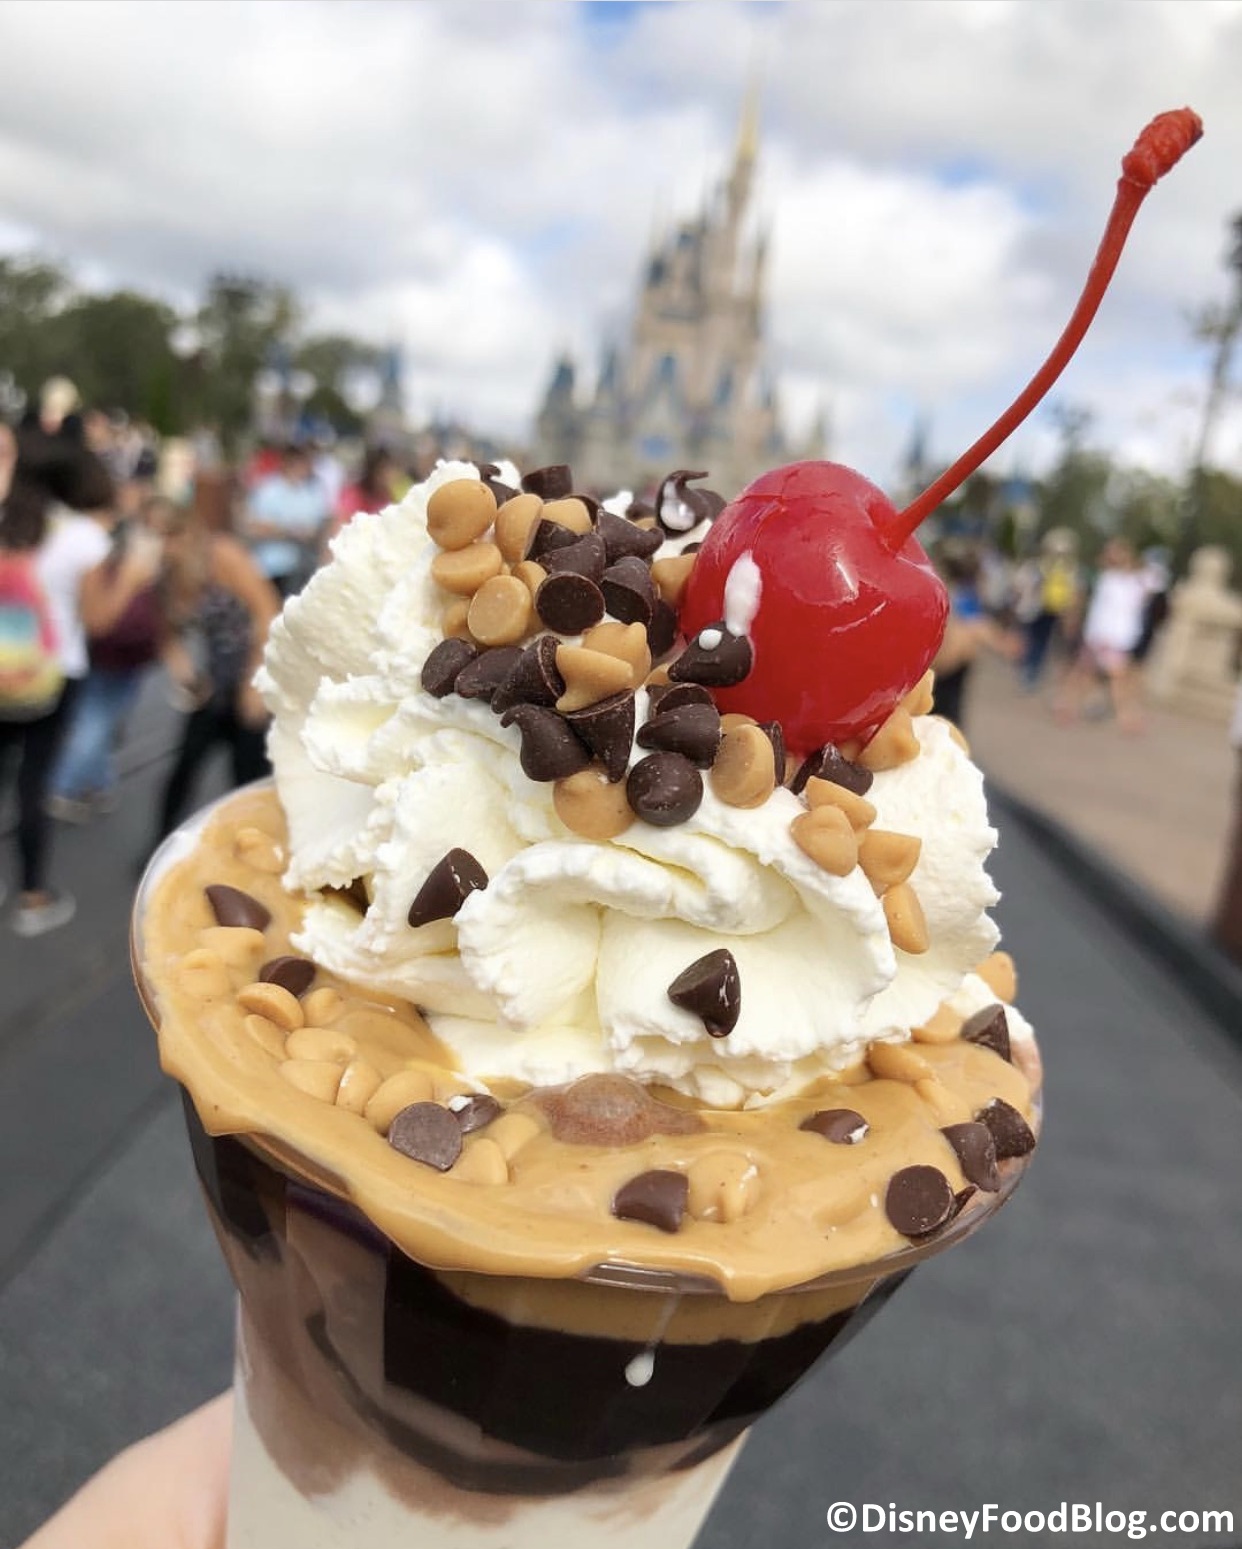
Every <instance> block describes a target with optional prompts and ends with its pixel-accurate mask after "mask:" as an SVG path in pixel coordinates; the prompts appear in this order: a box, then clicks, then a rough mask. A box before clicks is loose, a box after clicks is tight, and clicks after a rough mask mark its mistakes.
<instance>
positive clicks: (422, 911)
mask: <svg viewBox="0 0 1242 1549" xmlns="http://www.w3.org/2000/svg"><path fill="white" fill-rule="evenodd" d="M486 886H487V872H486V871H484V870H483V867H482V866H481V865H480V864H479V862H478V861H477V860H476V859H475V858H474V856H473V855H471V853H470V851H469V850H461V849H454V850H450V851H449V852H448V854H447V855H445V856H444V857H443V859H442V860H439V861H437V862H436V864H435V865H434V866H433V867H432V868H431V871H430V872H429V873H428V875H427V880H426V881H425V882H424V883H423V885H422V887H420V888H419V890H418V893H417V894H416V895H415V898H414V902H413V903H412V904H411V905H410V913H409V916H408V919H409V923H410V924H411V925H412V926H415V927H417V926H420V925H430V924H431V922H432V921H433V920H451V919H452V918H453V916H454V915H455V914H456V913H457V911H458V910H459V909H460V908H461V906H462V904H464V903H465V901H466V899H467V898H469V897H470V895H471V893H475V892H479V891H481V890H482V889H483V888H485V887H486Z"/></svg>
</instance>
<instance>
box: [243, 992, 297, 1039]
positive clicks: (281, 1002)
mask: <svg viewBox="0 0 1242 1549" xmlns="http://www.w3.org/2000/svg"><path fill="white" fill-rule="evenodd" d="M237 1001H238V1004H239V1005H240V1006H244V1007H245V1009H246V1010H247V1011H253V1012H254V1013H255V1015H256V1016H261V1017H266V1018H267V1019H268V1021H269V1022H275V1024H276V1026H277V1027H283V1028H284V1030H285V1032H287V1033H292V1032H295V1031H296V1030H297V1029H298V1028H299V1027H301V1026H302V1024H303V1023H304V1022H305V1020H306V1017H305V1015H304V1014H303V1011H302V1007H301V1004H300V1003H299V1001H298V998H297V996H296V995H290V993H289V991H288V990H286V989H284V988H283V987H282V986H281V985H279V984H262V983H256V984H248V985H246V987H245V988H244V989H241V990H238V992H237Z"/></svg>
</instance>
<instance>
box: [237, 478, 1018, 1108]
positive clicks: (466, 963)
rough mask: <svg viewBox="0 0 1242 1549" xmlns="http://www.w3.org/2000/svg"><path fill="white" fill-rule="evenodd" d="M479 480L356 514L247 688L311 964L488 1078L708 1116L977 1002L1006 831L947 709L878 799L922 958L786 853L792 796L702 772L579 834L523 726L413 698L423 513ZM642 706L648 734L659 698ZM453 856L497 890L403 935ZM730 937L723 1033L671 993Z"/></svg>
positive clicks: (852, 879)
mask: <svg viewBox="0 0 1242 1549" xmlns="http://www.w3.org/2000/svg"><path fill="white" fill-rule="evenodd" d="M506 472H510V470H506ZM504 476H505V475H504V474H502V477H504ZM473 477H476V470H475V468H474V466H473V465H472V464H468V463H460V462H449V463H444V464H441V465H440V466H439V467H438V468H437V469H436V470H435V472H434V473H433V474H432V475H431V476H430V478H429V479H428V480H427V481H426V482H425V483H424V484H422V485H420V486H418V487H416V488H415V489H413V490H411V491H410V493H409V494H408V495H407V496H406V498H405V499H404V500H403V501H402V502H401V503H400V504H399V505H396V506H390V507H388V508H387V509H386V510H384V511H381V512H379V513H378V514H375V515H367V514H362V515H359V516H357V517H355V518H354V519H353V521H352V522H351V523H350V524H349V526H348V527H347V528H345V529H344V531H343V532H341V533H340V534H339V535H338V537H337V538H336V539H335V540H334V542H333V545H332V561H331V563H330V564H329V565H327V566H326V567H324V568H323V569H322V570H321V571H319V573H318V574H317V575H316V576H315V577H314V578H313V579H312V580H311V582H310V584H309V585H308V586H307V587H306V589H305V590H304V591H303V592H302V593H301V595H300V596H298V597H295V598H293V599H292V600H291V601H290V602H289V603H288V604H287V605H286V607H285V610H284V613H283V614H282V616H281V618H280V619H279V620H278V621H277V623H276V624H275V625H274V627H273V629H272V634H271V639H270V642H269V645H268V650H267V655H266V661H265V665H264V667H263V669H262V670H261V672H260V674H259V679H258V682H259V687H260V689H261V691H262V693H263V695H264V698H265V700H266V701H267V704H268V706H269V708H270V709H271V711H272V713H273V717H274V723H273V729H272V733H271V738H270V751H271V756H272V762H273V765H274V769H275V776H276V783H277V788H278V791H279V795H280V799H281V802H282V805H283V807H284V810H285V813H286V816H287V819H288V824H289V835H290V847H291V859H290V865H289V870H288V873H287V878H286V880H287V883H288V885H289V886H290V887H292V888H294V889H297V890H302V891H305V892H307V893H309V894H310V895H312V901H311V903H310V905H309V907H308V909H307V912H306V917H305V924H304V928H303V931H302V933H301V935H300V936H299V937H298V938H296V945H297V946H298V948H299V950H301V951H304V952H306V953H307V954H308V955H309V956H311V957H313V958H314V959H315V960H316V961H317V962H319V963H321V964H322V965H324V966H325V967H327V968H329V969H331V970H333V971H335V972H337V973H339V974H341V975H343V976H345V977H347V978H349V979H352V980H355V981H357V982H358V983H360V984H362V985H366V986H369V987H371V988H373V989H375V990H378V991H383V992H386V993H391V994H396V995H400V996H404V997H406V998H408V999H409V1000H411V1001H413V1002H414V1003H415V1004H417V1005H418V1006H419V1007H420V1008H422V1009H423V1010H424V1012H425V1014H426V1015H427V1017H428V1020H429V1021H430V1023H431V1025H432V1027H433V1029H434V1031H435V1032H436V1034H437V1035H438V1036H439V1037H440V1038H441V1039H442V1041H443V1042H444V1043H445V1044H446V1045H447V1046H448V1047H449V1048H450V1049H451V1050H452V1051H453V1053H454V1054H455V1056H456V1058H457V1060H458V1062H459V1064H460V1067H461V1069H462V1070H463V1071H464V1072H465V1073H466V1074H467V1075H469V1076H471V1077H472V1078H474V1079H476V1080H478V1081H479V1082H480V1083H483V1084H486V1083H487V1082H488V1081H489V1080H493V1079H497V1078H501V1077H507V1078H515V1079H517V1080H520V1081H523V1082H528V1083H532V1084H539V1085H545V1084H552V1083H559V1082H564V1081H569V1080H572V1079H574V1078H576V1077H578V1076H581V1075H584V1074H587V1073H591V1072H599V1071H619V1072H623V1073H625V1074H628V1075H631V1076H634V1077H636V1078H637V1079H639V1080H642V1081H645V1082H660V1083H663V1084H665V1085H668V1086H672V1087H675V1088H677V1089H678V1090H680V1091H682V1092H685V1093H687V1094H688V1095H691V1096H693V1097H696V1098H698V1099H700V1100H701V1101H703V1102H705V1103H707V1104H708V1105H710V1106H713V1107H737V1106H741V1105H743V1104H747V1103H751V1104H753V1103H756V1102H763V1101H766V1100H768V1099H770V1098H772V1097H774V1096H781V1097H784V1096H788V1095H789V1094H790V1093H791V1091H794V1090H797V1089H798V1088H799V1087H801V1086H803V1085H805V1084H806V1083H807V1082H809V1081H811V1080H813V1079H815V1078H816V1077H818V1076H820V1075H823V1074H825V1073H828V1072H831V1071H834V1070H839V1069H842V1068H844V1067H845V1066H847V1065H849V1064H851V1063H853V1062H855V1061H856V1060H857V1059H858V1058H859V1056H860V1055H861V1054H862V1052H863V1050H864V1048H865V1046H866V1045H867V1044H868V1043H869V1042H870V1041H871V1040H873V1039H875V1038H901V1037H906V1036H908V1030H909V1029H910V1027H912V1026H917V1025H919V1024H920V1023H921V1022H923V1021H925V1020H927V1018H928V1017H930V1015H931V1014H932V1012H933V1011H934V1010H935V1009H936V1007H937V1006H938V1005H939V1004H940V1003H941V1001H943V1000H944V999H945V998H946V997H948V996H951V995H954V994H957V993H959V992H963V990H965V993H966V995H967V999H969V998H970V991H971V990H972V988H973V986H972V985H971V983H970V982H969V981H968V979H967V976H968V975H969V974H970V971H971V970H972V969H973V968H974V967H975V966H976V965H977V964H978V963H979V962H981V961H982V959H983V958H984V957H985V956H986V955H987V954H988V952H989V951H990V950H991V949H992V947H993V946H994V945H995V943H996V940H997V934H998V933H997V930H996V927H995V926H994V924H993V923H992V921H991V920H990V919H989V918H988V915H987V910H988V909H989V907H990V906H991V905H992V904H994V903H995V901H996V899H997V897H998V895H997V893H996V890H995V889H994V887H993V886H992V884H991V882H990V880H989V879H988V876H987V873H986V871H985V865H984V863H985V861H986V858H987V856H988V854H989V853H990V851H991V849H992V848H993V846H994V844H995V842H996V834H995V831H994V830H993V829H992V828H991V826H990V825H989V823H988V818H987V811H986V806H985V802H984V795H983V780H982V776H981V774H980V772H979V771H978V769H976V768H975V766H974V765H973V764H972V763H971V762H970V760H969V759H968V757H967V756H966V754H965V753H964V752H963V751H962V750H961V748H960V747H959V746H958V745H957V743H955V742H954V740H953V738H952V736H951V735H950V732H949V728H948V726H947V725H946V724H945V723H944V722H942V721H939V720H937V719H935V718H934V717H920V718H917V719H916V720H915V722H914V726H915V733H916V736H917V737H918V740H919V743H920V746H921V750H922V751H921V753H920V755H919V756H918V757H917V758H915V759H913V760H911V761H910V762H908V763H906V764H903V765H902V766H901V767H899V768H896V769H893V770H890V771H887V772H883V773H880V774H877V775H876V777H875V780H874V782H873V784H872V786H871V789H870V790H869V792H868V793H867V799H868V800H869V801H870V802H871V803H872V804H873V805H874V806H875V808H876V810H877V818H876V827H877V828H881V829H892V830H895V831H897V832H899V833H903V834H914V835H917V836H918V837H919V838H920V839H921V840H922V852H921V855H920V858H919V862H918V865H917V867H916V869H915V871H914V873H913V876H912V877H911V879H910V880H911V883H912V885H913V886H914V888H915V891H916V892H917V894H918V897H919V900H920V902H921V904H922V907H923V911H924V914H925V916H926V921H927V929H928V934H929V938H930V947H929V950H928V951H927V952H925V953H922V954H919V955H918V956H912V955H909V954H906V953H904V952H901V951H899V950H896V949H894V947H893V944H892V942H891V940H890V937H889V932H888V928H887V925H886V922H885V917H884V911H883V908H882V906H881V903H880V900H879V899H878V898H877V897H876V895H875V892H874V890H873V889H872V887H871V884H870V883H869V882H868V880H867V878H866V876H865V875H864V874H863V872H862V870H861V868H858V867H855V868H854V870H853V871H852V872H850V874H849V875H848V876H845V877H836V876H832V875H831V874H829V873H828V872H826V871H824V870H822V869H821V868H820V867H818V866H817V865H816V864H815V863H814V862H813V861H812V860H810V859H809V857H808V856H806V855H805V854H804V853H803V852H802V851H801V850H800V849H799V848H798V846H797V845H796V844H795V843H794V841H793V838H792V836H791V834H790V822H791V820H792V819H793V818H794V817H796V816H797V815H798V814H799V813H800V812H802V811H803V810H805V809H804V807H803V804H802V802H801V801H800V800H799V798H798V797H796V796H794V795H793V794H792V793H791V792H790V791H789V790H787V789H785V788H783V787H778V788H777V789H776V790H775V791H774V792H773V794H772V795H771V797H770V798H769V799H768V800H767V801H766V802H765V803H764V804H763V806H761V807H759V808H757V809H749V810H743V809H739V808H736V807H730V806H727V805H725V804H724V803H722V802H720V801H718V800H717V799H716V797H715V796H714V795H713V794H712V791H711V787H710V782H708V781H705V782H704V785H705V792H704V797H703V801H702V804H701V806H700V807H699V809H698V811H697V812H696V813H695V814H694V816H693V817H692V818H690V819H689V821H687V822H685V823H683V824H681V825H679V826H677V827H675V828H655V827H652V826H650V825H648V824H646V823H643V822H641V821H639V820H635V822H634V823H633V824H632V825H631V826H630V827H629V828H628V829H627V830H626V831H625V832H624V833H622V834H621V835H620V836H618V837H617V838H615V839H610V840H605V841H592V840H587V839H584V838H581V837H579V836H578V835H576V834H573V833H571V832H570V831H569V830H568V829H567V828H565V826H564V825H563V824H562V823H561V821H560V819H559V818H558V817H557V815H556V812H555V810H554V807H553V800H552V795H553V790H552V786H551V785H550V784H540V783H535V782H533V781H531V780H529V779H528V778H527V777H526V776H525V774H523V772H522V770H521V768H520V765H519V762H518V755H519V750H520V737H519V733H518V730H517V728H516V727H508V728H506V727H502V726H501V724H500V721H499V719H498V717H496V716H495V715H493V714H492V712H491V710H490V709H489V708H488V707H487V706H486V705H484V704H481V703H479V702H477V701H470V700H465V699H461V698H458V697H457V696H456V695H452V694H450V695H448V696H447V697H445V698H443V699H436V698H433V697H432V696H431V695H429V694H427V693H426V692H425V691H424V690H423V688H422V687H421V683H420V673H421V669H422V665H423V662H424V661H425V659H426V657H427V655H428V654H429V653H430V651H431V650H432V648H433V647H434V646H435V645H436V644H437V643H438V642H439V640H440V639H441V630H440V617H441V614H442V611H443V606H444V597H443V594H442V593H441V592H440V590H439V588H438V587H437V586H436V584H435V583H434V582H433V581H432V579H431V573H430V572H431V563H432V560H433V558H434V557H435V554H436V553H437V552H438V551H437V550H436V547H435V545H434V544H433V543H432V541H431V540H430V538H429V537H428V535H427V531H426V505H427V500H428V497H429V496H430V494H431V493H432V491H433V490H435V489H436V488H438V487H439V486H440V485H441V484H444V483H447V482H449V481H450V480H453V479H460V478H473ZM511 482H512V483H513V484H514V485H516V484H517V482H518V480H517V477H516V474H511ZM684 542H685V537H684V536H680V535H679V537H678V539H677V540H676V543H675V544H671V545H670V546H669V547H668V552H669V553H670V554H671V553H675V552H677V551H678V550H679V549H680V547H681V545H682V544H683V543H684ZM758 584H759V578H758V575H757V572H756V575H755V576H753V577H752V576H750V575H749V574H746V575H739V577H738V586H737V588H736V593H737V604H736V605H737V609H738V611H739V612H743V611H745V609H746V608H747V606H748V604H749V601H750V597H751V594H752V593H756V594H757V587H758ZM637 701H638V702H637V724H638V725H640V726H641V725H642V723H643V721H644V719H645V718H646V714H647V703H646V701H647V696H646V694H645V693H643V692H641V691H640V692H639V694H638V696H637ZM641 756H642V750H641V749H639V750H636V751H635V752H634V754H633V755H632V760H633V758H636V757H641ZM455 847H461V848H463V849H466V850H469V851H470V852H471V853H472V854H473V855H474V856H476V857H477V858H478V860H479V861H480V863H481V864H482V865H483V867H484V868H485V870H486V871H487V874H488V878H489V882H488V886H487V887H486V889H483V890H481V891H477V892H474V893H472V894H471V895H470V896H469V897H468V898H467V899H466V901H465V903H464V904H463V905H462V907H461V909H460V911H459V912H458V913H457V915H456V917H455V918H454V919H452V920H440V921H436V922H434V923H432V924H429V925H424V926H421V927H419V928H417V929H414V928H411V927H410V926H409V924H408V923H407V916H408V912H409V908H410V903H411V900H412V899H413V898H414V896H415V894H416V893H417V892H418V890H419V888H420V887H421V886H422V883H423V882H424V880H425V879H426V877H427V874H428V873H429V872H430V871H431V869H432V867H433V866H435V865H436V863H437V862H438V861H440V860H441V859H442V857H443V856H444V855H445V853H446V852H447V851H448V850H450V849H452V848H455ZM358 878H363V879H364V881H365V885H366V888H367V893H368V897H369V900H370V903H369V907H368V909H367V911H366V913H365V915H364V916H362V917H361V918H360V917H359V914H358V911H357V908H356V907H354V906H353V905H352V904H350V903H349V902H347V901H344V900H342V899H341V898H339V897H334V896H333V895H332V894H331V893H326V894H325V893H323V892H322V890H324V889H342V888H345V887H348V886H349V885H351V884H352V883H353V882H354V881H355V880H356V879H358ZM316 895H318V896H316ZM721 946H727V947H728V949H729V951H730V952H731V953H732V954H733V956H734V958H735V960H736V962H737V965H738V970H739V974H740V978H741V984H742V1000H741V1013H740V1016H739V1018H738V1022H737V1025H736V1027H735V1028H734V1029H733V1031H732V1032H731V1033H730V1034H729V1036H728V1037H727V1038H711V1037H709V1036H708V1035H707V1033H706V1031H705V1029H704V1026H703V1024H702V1022H701V1020H700V1019H699V1018H697V1017H695V1016H693V1015H692V1014H691V1013H689V1012H687V1011H684V1010H682V1009H680V1008H679V1007H677V1006H675V1005H673V1003H672V1002H671V1001H670V1000H669V997H668V986H669V984H670V983H671V982H672V981H673V979H675V978H676V977H677V975H678V974H679V973H681V972H682V971H683V970H684V969H685V968H686V967H687V966H688V965H689V964H690V963H692V962H694V961H695V960H696V959H698V958H700V957H701V956H703V955H704V954H705V953H707V952H709V951H712V950H713V949H715V948H718V947H721Z"/></svg>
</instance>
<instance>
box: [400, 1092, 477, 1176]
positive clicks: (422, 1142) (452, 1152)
mask: <svg viewBox="0 0 1242 1549" xmlns="http://www.w3.org/2000/svg"><path fill="white" fill-rule="evenodd" d="M388 1144H389V1145H390V1146H392V1148H393V1150H394V1151H400V1152H401V1154H402V1156H408V1157H409V1158H410V1159H411V1160H412V1161H415V1162H422V1163H423V1165H424V1166H426V1167H434V1168H435V1170H436V1171H437V1172H442V1173H446V1172H448V1170H449V1168H450V1167H451V1166H452V1165H453V1163H454V1162H455V1161H456V1160H457V1158H458V1157H459V1156H460V1155H461V1145H462V1140H461V1128H460V1126H459V1125H458V1123H457V1120H456V1119H455V1118H454V1117H453V1115H452V1114H451V1113H450V1112H449V1111H448V1109H447V1108H443V1107H441V1105H440V1104H439V1103H411V1105H410V1106H409V1107H408V1108H403V1109H402V1110H401V1112H400V1113H398V1114H397V1115H396V1117H395V1118H394V1119H393V1121H392V1123H391V1125H390V1126H389V1128H388Z"/></svg>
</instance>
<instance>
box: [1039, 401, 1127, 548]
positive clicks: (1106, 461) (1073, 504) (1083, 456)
mask: <svg viewBox="0 0 1242 1549" xmlns="http://www.w3.org/2000/svg"><path fill="white" fill-rule="evenodd" d="M1053 415H1054V417H1055V419H1056V422H1057V428H1058V430H1059V431H1060V435H1061V452H1060V456H1059V457H1058V459H1057V462H1056V465H1055V466H1054V467H1053V469H1052V471H1051V472H1050V473H1049V474H1048V475H1047V477H1046V478H1045V479H1044V480H1043V482H1042V484H1041V485H1040V487H1039V496H1038V506H1039V530H1040V531H1041V532H1047V531H1048V530H1049V529H1050V528H1053V527H1067V528H1069V530H1070V531H1071V532H1073V533H1076V534H1077V536H1078V540H1079V545H1080V549H1081V551H1082V552H1083V553H1084V554H1085V555H1087V556H1088V557H1090V556H1091V555H1093V554H1094V553H1095V551H1096V549H1097V548H1098V547H1099V544H1100V539H1101V537H1102V536H1103V534H1104V532H1105V530H1106V529H1107V528H1108V527H1109V526H1110V515H1109V499H1108V496H1109V484H1110V481H1111V480H1112V478H1113V472H1114V469H1113V463H1112V460H1111V459H1110V458H1109V457H1107V456H1106V455H1105V454H1104V453H1103V452H1099V451H1095V450H1093V449H1092V448H1090V447H1089V446H1088V445H1087V433H1088V431H1089V429H1090V427H1091V420H1092V415H1091V413H1090V411H1089V410H1087V409H1084V408H1082V407H1081V406H1079V405H1074V404H1061V405H1057V406H1055V407H1054V409H1053Z"/></svg>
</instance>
